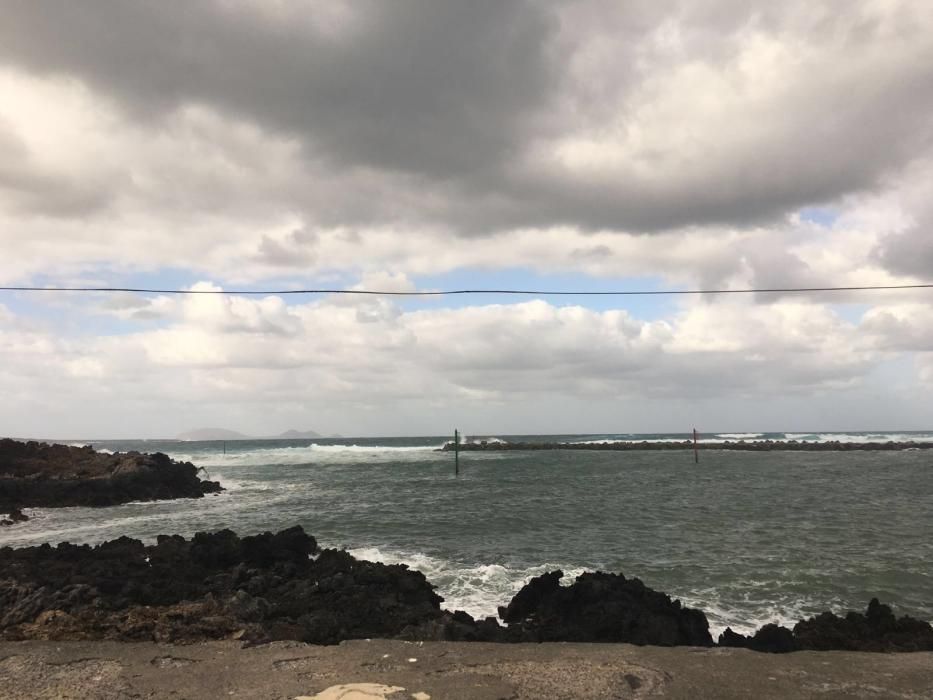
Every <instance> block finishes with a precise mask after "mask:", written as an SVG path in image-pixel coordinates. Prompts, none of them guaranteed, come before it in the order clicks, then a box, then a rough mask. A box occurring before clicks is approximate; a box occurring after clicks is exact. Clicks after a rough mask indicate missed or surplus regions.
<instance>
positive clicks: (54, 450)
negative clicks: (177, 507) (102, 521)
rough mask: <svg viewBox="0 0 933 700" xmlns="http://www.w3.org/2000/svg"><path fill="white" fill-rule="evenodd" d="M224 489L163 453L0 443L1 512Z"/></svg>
mask: <svg viewBox="0 0 933 700" xmlns="http://www.w3.org/2000/svg"><path fill="white" fill-rule="evenodd" d="M222 490H223V489H222V488H221V486H220V484H218V483H217V482H215V481H204V480H201V479H200V478H198V469H197V467H195V466H194V465H193V464H191V463H190V462H176V461H174V460H172V459H169V457H168V456H166V455H164V454H162V453H160V452H157V453H155V454H151V455H150V454H141V453H139V452H124V453H117V454H107V453H102V452H96V451H94V450H93V449H92V448H91V447H71V446H68V445H49V444H46V443H40V442H19V441H17V440H9V439H3V440H0V512H5V511H6V512H9V511H10V510H11V509H14V508H22V507H46V508H47V507H53V508H54V507H59V506H110V505H116V504H118V503H127V502H129V501H150V500H159V499H167V498H199V497H201V496H204V495H205V494H208V493H216V492H218V491H222Z"/></svg>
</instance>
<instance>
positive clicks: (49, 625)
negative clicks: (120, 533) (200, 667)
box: [0, 527, 472, 644]
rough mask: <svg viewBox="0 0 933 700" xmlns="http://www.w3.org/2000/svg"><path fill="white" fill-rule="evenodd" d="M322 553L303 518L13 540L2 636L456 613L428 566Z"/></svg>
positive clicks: (244, 632)
mask: <svg viewBox="0 0 933 700" xmlns="http://www.w3.org/2000/svg"><path fill="white" fill-rule="evenodd" d="M317 552H318V546H317V542H316V541H315V539H314V538H313V537H311V536H310V535H307V534H306V533H305V532H304V531H303V530H302V529H301V528H300V527H294V528H289V529H287V530H283V531H281V532H278V533H275V534H273V533H263V534H260V535H254V536H250V537H242V538H241V537H239V536H237V535H236V534H235V533H233V532H232V531H230V530H221V531H220V532H214V533H198V534H197V535H195V536H194V537H193V538H191V540H186V539H184V538H182V537H178V536H161V537H159V538H158V539H157V543H156V544H155V545H150V546H146V545H144V544H143V543H141V542H139V541H138V540H134V539H130V538H127V537H121V538H119V539H116V540H113V541H110V542H106V543H104V544H101V545H99V546H96V547H90V546H87V545H81V546H78V545H71V544H61V545H58V546H57V547H50V546H49V545H42V546H39V547H27V548H22V549H12V548H9V547H6V548H3V549H0V638H3V639H116V640H154V641H172V642H189V641H198V640H204V639H224V638H234V639H244V640H247V641H271V640H275V639H294V640H300V641H305V642H314V643H319V644H335V643H337V642H340V641H342V640H344V639H359V638H371V637H395V636H399V635H400V634H401V633H402V632H403V630H405V629H410V628H417V627H419V626H421V625H424V624H425V623H429V622H431V621H432V620H439V619H442V618H443V616H444V615H449V613H442V611H441V609H440V603H441V602H442V599H441V598H440V596H438V595H437V594H436V593H435V592H434V589H433V586H431V584H429V583H428V582H427V580H426V579H425V577H424V575H423V574H421V573H418V572H415V571H410V570H409V569H408V568H407V567H405V566H402V565H392V566H388V565H384V564H378V563H373V562H365V561H358V560H356V559H354V558H353V557H352V556H350V555H349V554H347V553H346V552H341V551H336V550H324V551H322V552H320V553H319V555H318V557H317V558H316V559H312V558H311V556H310V555H312V554H314V553H317ZM467 617H468V616H467ZM471 622H472V621H471V620H469V621H467V620H457V621H456V624H457V625H459V627H457V628H456V629H458V630H460V631H458V632H457V634H461V635H463V636H466V635H468V634H469V630H468V629H467V628H469V627H470V625H471ZM451 624H453V623H451ZM451 629H452V630H453V629H454V627H451ZM451 634H453V632H451ZM444 638H446V637H444Z"/></svg>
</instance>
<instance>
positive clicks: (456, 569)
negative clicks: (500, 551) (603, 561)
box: [349, 547, 585, 619]
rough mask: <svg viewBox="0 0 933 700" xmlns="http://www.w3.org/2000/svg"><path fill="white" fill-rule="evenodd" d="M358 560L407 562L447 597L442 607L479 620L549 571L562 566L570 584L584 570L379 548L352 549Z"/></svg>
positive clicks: (563, 581) (390, 562) (393, 562)
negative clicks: (468, 561)
mask: <svg viewBox="0 0 933 700" xmlns="http://www.w3.org/2000/svg"><path fill="white" fill-rule="evenodd" d="M349 551H350V554H352V555H353V556H354V557H356V558H357V559H365V560H367V561H376V562H381V563H383V564H406V565H408V566H409V567H410V568H412V569H415V570H417V571H420V572H421V573H423V574H424V575H425V576H426V577H427V579H428V581H430V582H431V583H433V584H434V585H435V586H437V592H438V594H439V595H440V596H441V597H442V598H444V602H443V603H442V607H444V608H445V609H447V610H451V611H453V610H463V611H465V612H467V613H469V614H470V615H472V616H473V617H474V618H476V619H481V618H484V617H489V616H493V617H495V616H496V615H497V612H496V610H497V607H498V606H500V605H506V604H508V602H509V601H510V600H511V599H512V596H514V595H515V594H516V593H517V592H518V591H519V590H520V589H521V587H522V586H524V585H525V584H526V583H528V579H530V578H532V577H534V576H540V575H541V574H543V573H546V572H548V571H554V570H555V569H561V570H562V571H563V572H564V577H563V578H562V579H561V583H563V584H564V585H570V584H571V583H573V581H574V579H575V578H576V577H577V576H579V575H580V574H582V573H583V572H584V571H585V569H581V568H576V567H568V566H562V565H560V564H540V565H537V566H529V567H510V566H504V565H502V564H477V565H472V566H471V565H469V564H465V563H462V562H452V561H447V560H445V559H439V558H436V557H430V556H428V555H426V554H421V553H417V552H416V553H403V552H394V551H391V550H387V549H382V548H378V547H363V548H360V549H351V550H349Z"/></svg>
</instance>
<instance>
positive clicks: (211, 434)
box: [175, 428, 339, 441]
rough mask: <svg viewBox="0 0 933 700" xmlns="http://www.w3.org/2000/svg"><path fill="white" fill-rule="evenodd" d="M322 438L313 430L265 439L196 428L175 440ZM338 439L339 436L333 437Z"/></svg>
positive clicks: (232, 431) (286, 433)
mask: <svg viewBox="0 0 933 700" xmlns="http://www.w3.org/2000/svg"><path fill="white" fill-rule="evenodd" d="M321 437H324V436H323V435H321V434H320V433H316V432H314V431H313V430H294V429H292V430H286V431H285V432H284V433H280V434H279V435H267V436H265V437H259V438H257V437H254V436H252V435H244V434H243V433H238V432H237V431H236V430H227V429H226V428H198V429H197V430H189V431H188V432H186V433H181V435H178V436H177V437H176V438H175V439H176V440H188V441H193V440H313V439H315V438H321ZM335 437H339V436H335Z"/></svg>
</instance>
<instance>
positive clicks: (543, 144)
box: [0, 0, 933, 438]
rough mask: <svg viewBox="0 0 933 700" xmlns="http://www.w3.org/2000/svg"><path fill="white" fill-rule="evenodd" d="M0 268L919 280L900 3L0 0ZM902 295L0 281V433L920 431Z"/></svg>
mask: <svg viewBox="0 0 933 700" xmlns="http://www.w3.org/2000/svg"><path fill="white" fill-rule="evenodd" d="M2 4H3V21H2V22H0V285H3V286H30V285H36V286H65V285H92V286H121V287H126V286H131V287H157V288H169V289H198V290H211V289H217V290H220V289H224V290H284V289H299V288H315V287H318V288H319V287H326V288H338V289H377V290H387V291H411V290H417V289H421V290H439V289H457V288H464V287H472V288H532V289H538V290H545V291H548V290H549V291H556V290H590V291H599V290H665V289H680V290H684V289H713V288H717V289H743V288H755V287H758V288H760V287H795V286H796V287H813V286H820V287H822V286H862V285H909V284H923V283H930V282H933V228H931V226H933V197H931V196H930V192H931V191H933V119H931V118H930V115H931V114H933V70H931V69H930V66H933V5H931V3H930V2H928V0H853V1H852V2H847V3H845V4H844V5H840V4H839V3H838V2H831V1H829V0H786V1H782V2H780V3H775V2H747V1H745V0H743V1H741V2H740V1H739V0H705V1H704V2H696V1H695V0H680V1H677V0H671V1H662V2H658V1H656V0H627V1H625V2H617V3H606V2H590V1H583V0H581V1H576V0H572V1H569V2H556V1H555V2H549V1H541V2H523V1H521V0H509V1H508V2H502V1H500V0H471V2H452V1H442V0H396V1H394V2H391V3H388V2H383V1H381V0H353V2H342V1H341V0H328V1H326V2H321V1H319V0H288V1H286V0H237V1H234V0H199V1H197V2H188V3H153V2H148V1H144V0H119V1H117V0H83V1H82V2H80V3H76V2H72V1H71V0H3V2H2ZM931 389H933V290H931V289H925V290H924V289H919V290H888V291H875V292H845V293H808V294H750V295H738V294H736V295H722V296H713V295H699V296H676V297H673V296H670V297H668V296H655V297H560V296H552V295H531V296H528V297H507V296H501V295H477V296H463V297H449V298H439V299H424V298H418V299H410V298H399V297H391V298H390V297H365V298H361V297H348V296H340V295H323V294H322V295H311V296H300V295H294V296H291V295H276V294H269V295H259V296H243V295H231V296H210V295H200V296H172V295H166V294H134V293H120V294H79V293H60V292H56V293H53V292H42V293H33V294H29V293H23V292H0V396H2V399H3V400H2V401H0V435H12V436H36V437H55V438H69V437H71V438H90V437H97V438H107V437H114V438H116V437H153V438H154V437H171V436H174V435H176V434H178V433H181V432H183V431H186V430H190V429H193V428H200V427H206V426H217V427H224V428H229V429H233V430H239V431H241V432H244V433H247V434H253V435H268V434H274V433H278V432H281V431H284V430H286V429H288V428H297V429H313V430H316V431H318V432H322V433H327V434H330V433H341V434H344V435H350V436H354V435H423V434H428V435H438V434H447V433H450V432H452V431H453V429H454V428H455V427H456V428H459V429H460V430H461V431H463V432H465V433H467V434H487V435H495V434H521V433H569V432H589V433H604V432H612V433H616V432H656V431H665V432H667V431H671V432H684V431H688V430H690V429H692V428H693V427H697V428H698V429H699V430H700V431H701V432H703V431H707V432H714V431H783V430H787V431H798V430H803V431H811V430H819V431H829V430H881V429H886V430H902V429H903V430H908V429H915V430H923V429H931V428H933V404H931V402H930V400H929V397H930V395H931V394H930V392H931Z"/></svg>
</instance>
